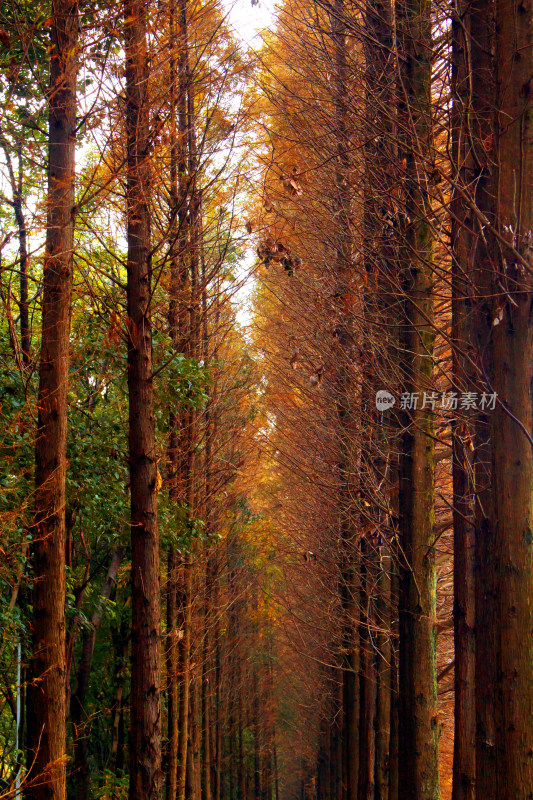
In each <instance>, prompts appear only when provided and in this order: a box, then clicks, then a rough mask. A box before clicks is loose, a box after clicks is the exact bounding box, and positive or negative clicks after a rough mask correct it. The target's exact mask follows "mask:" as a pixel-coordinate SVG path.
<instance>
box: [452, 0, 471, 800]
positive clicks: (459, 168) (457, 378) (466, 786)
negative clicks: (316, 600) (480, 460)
mask: <svg viewBox="0 0 533 800" xmlns="http://www.w3.org/2000/svg"><path fill="white" fill-rule="evenodd" d="M469 5H470V4H469V3H459V4H458V5H457V7H456V8H455V9H454V16H453V18H452V37H453V39H452V42H453V44H452V48H453V49H452V93H453V102H454V105H453V113H452V120H451V122H452V148H453V152H452V156H453V166H454V175H453V178H454V181H456V182H457V183H458V184H459V185H458V186H457V187H456V189H455V192H454V197H453V201H452V220H451V230H452V237H451V245H452V339H453V349H452V367H453V388H454V391H455V392H457V393H458V395H459V396H460V395H461V393H462V392H465V391H472V390H473V389H474V387H476V386H477V385H478V381H477V375H476V373H475V364H474V362H473V360H472V352H473V338H472V334H473V330H472V325H473V316H472V302H471V295H472V292H471V288H470V285H469V281H471V280H472V273H471V269H470V260H471V257H472V246H473V231H472V227H473V226H472V211H471V209H470V208H469V207H468V204H467V203H465V202H464V193H465V192H466V191H467V190H468V182H469V181H470V179H471V174H472V169H473V168H474V166H475V163H474V160H473V158H472V155H473V154H472V151H471V148H470V137H469V136H468V127H467V126H468V109H469V107H470V69H471V64H470V54H471V49H470V37H469V27H468V26H469V15H468V7H469ZM474 424H475V420H474V418H473V414H472V412H470V413H469V412H466V411H459V412H458V413H457V415H456V418H455V419H454V420H452V444H453V466H452V478H453V534H454V546H453V583H454V611H453V616H454V652H455V666H454V686H455V707H454V751H453V794H452V796H453V800H473V799H474V796H475V782H476V706H475V635H474V621H475V573H474V563H475V526H474V514H473V500H474V491H475V485H474V468H473V459H472V446H471V443H472V441H473V439H474V436H475V433H474Z"/></svg>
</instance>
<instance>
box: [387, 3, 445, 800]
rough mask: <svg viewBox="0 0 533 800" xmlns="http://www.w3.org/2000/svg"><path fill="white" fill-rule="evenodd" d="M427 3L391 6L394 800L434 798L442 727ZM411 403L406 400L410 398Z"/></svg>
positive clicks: (438, 792) (429, 56) (429, 11)
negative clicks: (399, 314) (396, 428)
mask: <svg viewBox="0 0 533 800" xmlns="http://www.w3.org/2000/svg"><path fill="white" fill-rule="evenodd" d="M431 23H432V20H431V2H430V0H402V2H401V4H400V6H399V7H398V23H397V29H398V45H399V60H400V89H399V92H400V96H399V121H400V129H401V130H402V136H401V140H400V148H401V156H402V157H403V158H404V163H405V183H404V191H405V215H406V220H407V222H406V225H405V231H404V237H405V238H404V242H403V245H402V253H401V259H402V262H401V269H402V283H403V286H402V291H403V294H404V298H405V299H404V300H403V319H402V322H401V328H400V344H401V350H400V368H401V378H402V391H403V392H404V393H405V394H404V397H407V398H408V403H407V404H406V409H405V412H404V414H403V431H402V436H401V455H400V491H399V502H400V505H399V511H400V515H399V516H400V543H401V548H402V572H401V576H400V615H399V619H400V687H399V688H400V762H399V767H400V780H399V796H400V799H401V800H437V798H438V797H439V796H440V786H439V746H438V743H439V724H438V718H437V673H436V573H435V551H434V491H435V490H434V444H433V435H434V420H433V413H432V410H431V406H430V405H427V406H426V407H425V408H424V403H423V398H424V397H425V395H424V393H425V392H427V393H430V392H431V391H432V388H433V387H432V383H431V381H432V374H433V340H434V332H433V327H432V317H433V308H432V306H433V303H432V283H433V271H432V258H433V242H432V231H431V226H430V222H429V217H430V214H431V208H430V202H429V194H428V189H429V186H428V168H427V163H428V161H427V160H428V159H429V158H430V154H431V153H432V122H431V62H432V47H431ZM411 397H414V398H418V402H415V401H413V402H409V400H410V398H411Z"/></svg>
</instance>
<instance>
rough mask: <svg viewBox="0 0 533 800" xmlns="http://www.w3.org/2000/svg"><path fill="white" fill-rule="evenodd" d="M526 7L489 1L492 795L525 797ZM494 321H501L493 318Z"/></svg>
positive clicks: (528, 425) (530, 586)
mask: <svg viewBox="0 0 533 800" xmlns="http://www.w3.org/2000/svg"><path fill="white" fill-rule="evenodd" d="M532 76H533V7H532V6H531V4H529V3H523V2H521V0H498V2H497V3H496V89H497V120H496V152H497V166H496V169H497V173H496V174H497V180H496V193H495V194H496V198H497V212H496V230H497V233H498V235H499V237H500V239H499V244H500V246H499V248H498V252H497V258H496V259H495V262H494V265H495V274H494V284H493V296H494V310H493V358H494V389H495V391H496V392H497V394H498V403H497V406H496V410H495V412H494V413H493V416H492V419H493V425H492V443H493V469H494V474H493V489H494V498H495V512H496V531H495V533H496V543H497V547H498V550H499V565H498V568H499V569H498V600H499V608H498V615H497V618H496V624H497V626H498V629H497V631H498V632H497V635H498V652H497V663H498V667H499V671H498V676H497V677H498V684H499V686H498V693H497V697H496V757H497V765H496V766H497V777H498V791H497V795H498V798H500V800H511V798H513V800H525V799H526V798H528V797H531V796H533V757H532V756H533V639H532V637H531V631H532V630H533V605H532V602H531V598H532V596H533V439H532V434H533V408H532V383H533V359H532V358H531V353H532V350H533V279H532V272H531V270H532V267H533V233H532V232H533V112H532V109H531V91H532ZM498 321H499V324H496V322H498Z"/></svg>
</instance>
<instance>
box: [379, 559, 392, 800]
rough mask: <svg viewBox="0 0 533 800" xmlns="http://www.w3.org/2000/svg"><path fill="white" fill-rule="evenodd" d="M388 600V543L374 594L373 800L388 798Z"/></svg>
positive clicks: (389, 662)
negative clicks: (375, 675) (375, 677)
mask: <svg viewBox="0 0 533 800" xmlns="http://www.w3.org/2000/svg"><path fill="white" fill-rule="evenodd" d="M391 600H392V597H391V557H390V550H389V547H388V546H387V545H383V547H382V549H381V554H380V565H379V579H378V597H377V625H378V634H377V654H376V658H377V669H376V674H377V698H376V753H375V788H376V791H375V800H388V798H389V780H390V775H389V765H390V753H389V751H390V740H391V730H390V725H391V693H392V684H391V681H392V663H391V658H392V648H391V622H392V614H391Z"/></svg>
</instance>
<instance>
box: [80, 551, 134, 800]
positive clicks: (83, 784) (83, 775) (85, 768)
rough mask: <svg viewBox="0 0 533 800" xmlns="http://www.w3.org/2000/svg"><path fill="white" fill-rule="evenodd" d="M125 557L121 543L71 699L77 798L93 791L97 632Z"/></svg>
mask: <svg viewBox="0 0 533 800" xmlns="http://www.w3.org/2000/svg"><path fill="white" fill-rule="evenodd" d="M121 558H122V551H121V549H120V547H115V550H114V552H113V555H112V558H111V564H110V565H109V569H108V571H107V576H106V579H105V581H104V585H103V586H102V589H101V591H100V599H99V602H98V606H97V608H96V610H95V612H94V614H93V615H92V618H91V628H90V630H89V631H88V632H86V633H85V634H84V636H83V644H82V649H81V658H80V663H79V666H78V676H77V686H76V691H75V692H74V694H73V695H72V697H71V700H70V716H71V719H72V724H73V725H74V780H75V783H76V793H75V797H76V800H86V798H87V797H88V796H89V793H90V773H89V760H88V756H89V751H88V748H89V740H88V736H87V731H86V723H85V719H84V711H85V698H86V695H87V690H88V688H89V678H90V675H91V669H92V663H93V653H94V645H95V643H96V632H97V630H98V628H99V627H100V624H101V622H102V619H103V616H104V605H103V601H104V600H107V599H109V597H110V596H111V592H112V591H113V588H114V587H115V585H116V581H117V574H118V567H119V564H120V559H121Z"/></svg>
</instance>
